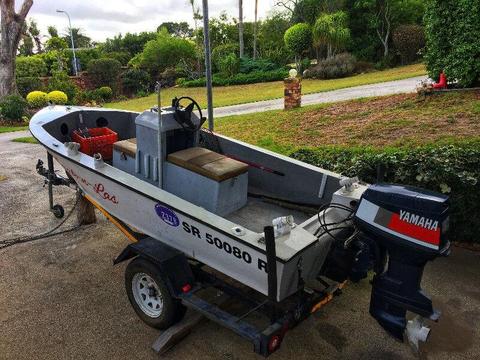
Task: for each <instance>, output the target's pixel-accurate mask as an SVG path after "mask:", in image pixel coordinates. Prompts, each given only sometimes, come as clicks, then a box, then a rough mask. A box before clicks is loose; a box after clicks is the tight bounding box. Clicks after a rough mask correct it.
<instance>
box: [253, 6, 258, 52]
mask: <svg viewBox="0 0 480 360" xmlns="http://www.w3.org/2000/svg"><path fill="white" fill-rule="evenodd" d="M257 20H258V0H255V22H254V24H253V59H256V58H257V28H258V21H257Z"/></svg>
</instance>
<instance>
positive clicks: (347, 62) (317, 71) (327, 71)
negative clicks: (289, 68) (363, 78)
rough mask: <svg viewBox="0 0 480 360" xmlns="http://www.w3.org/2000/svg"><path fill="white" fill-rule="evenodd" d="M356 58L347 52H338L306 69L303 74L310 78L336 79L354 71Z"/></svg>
mask: <svg viewBox="0 0 480 360" xmlns="http://www.w3.org/2000/svg"><path fill="white" fill-rule="evenodd" d="M355 64H356V59H355V57H354V56H353V55H351V54H348V53H343V54H338V55H335V56H332V57H331V58H328V59H324V60H321V61H319V62H318V64H317V65H315V66H314V67H312V68H310V69H308V70H307V71H306V72H305V74H304V76H305V77H306V78H312V79H336V78H341V77H345V76H350V75H352V74H353V73H354V72H355Z"/></svg>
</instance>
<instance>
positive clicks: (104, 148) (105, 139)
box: [72, 127, 118, 160]
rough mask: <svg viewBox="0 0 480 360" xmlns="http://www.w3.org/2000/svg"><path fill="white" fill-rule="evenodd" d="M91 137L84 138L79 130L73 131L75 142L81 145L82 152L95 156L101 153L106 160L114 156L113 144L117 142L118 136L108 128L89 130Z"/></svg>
mask: <svg viewBox="0 0 480 360" xmlns="http://www.w3.org/2000/svg"><path fill="white" fill-rule="evenodd" d="M88 133H89V134H90V137H84V136H82V135H81V133H80V132H79V131H78V130H74V131H73V136H72V138H73V141H74V142H77V143H79V144H80V152H82V153H84V154H87V155H90V156H93V154H96V153H100V154H102V158H103V159H104V160H110V159H111V158H112V156H113V143H115V142H117V140H118V135H117V133H116V132H115V131H112V130H110V129H109V128H107V127H102V128H91V129H88Z"/></svg>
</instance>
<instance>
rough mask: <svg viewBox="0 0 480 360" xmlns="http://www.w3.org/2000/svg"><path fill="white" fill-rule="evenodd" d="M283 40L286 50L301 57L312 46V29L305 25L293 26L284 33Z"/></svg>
mask: <svg viewBox="0 0 480 360" xmlns="http://www.w3.org/2000/svg"><path fill="white" fill-rule="evenodd" d="M283 39H284V41H285V45H286V46H287V49H289V50H290V51H292V52H293V53H295V55H300V56H301V55H303V53H304V52H306V51H307V50H309V49H310V47H311V46H312V28H311V27H310V25H308V24H305V23H299V24H295V25H293V26H292V27H290V28H288V30H287V31H285V35H284V37H283Z"/></svg>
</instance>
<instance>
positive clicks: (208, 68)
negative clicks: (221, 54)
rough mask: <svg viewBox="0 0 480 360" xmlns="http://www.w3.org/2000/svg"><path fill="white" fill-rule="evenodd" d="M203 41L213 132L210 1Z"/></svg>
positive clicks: (209, 110)
mask: <svg viewBox="0 0 480 360" xmlns="http://www.w3.org/2000/svg"><path fill="white" fill-rule="evenodd" d="M203 41H204V45H205V77H206V79H207V110H208V129H209V130H210V131H213V93H212V60H211V58H210V32H209V29H208V0H203Z"/></svg>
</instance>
